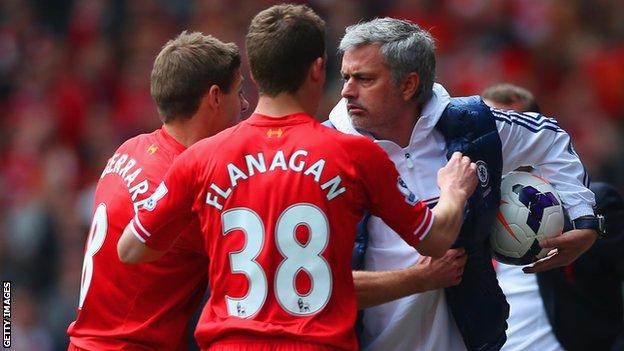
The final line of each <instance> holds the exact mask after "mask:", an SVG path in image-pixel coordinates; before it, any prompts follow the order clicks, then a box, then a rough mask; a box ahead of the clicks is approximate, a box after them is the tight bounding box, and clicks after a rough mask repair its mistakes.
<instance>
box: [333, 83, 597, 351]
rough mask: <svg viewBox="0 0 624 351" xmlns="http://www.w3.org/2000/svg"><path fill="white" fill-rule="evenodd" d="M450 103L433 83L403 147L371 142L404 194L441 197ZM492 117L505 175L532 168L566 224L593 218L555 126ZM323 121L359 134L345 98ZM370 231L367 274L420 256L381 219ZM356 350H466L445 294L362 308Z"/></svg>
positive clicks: (580, 174)
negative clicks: (444, 120)
mask: <svg viewBox="0 0 624 351" xmlns="http://www.w3.org/2000/svg"><path fill="white" fill-rule="evenodd" d="M449 102H450V96H449V94H448V93H447V92H446V90H445V89H444V88H443V87H442V86H441V85H440V84H434V87H433V96H432V98H431V99H430V100H429V101H428V102H427V103H426V104H425V105H424V107H423V109H422V113H421V116H420V117H419V119H418V121H417V122H416V125H415V126H414V130H413V131H412V135H411V138H410V142H409V145H408V146H407V147H405V148H401V147H400V146H398V145H397V144H395V143H394V142H391V141H388V140H376V143H377V144H378V145H379V146H380V147H382V148H383V149H384V150H385V151H386V153H387V154H388V156H389V157H390V159H391V160H392V161H393V162H394V164H395V166H396V167H397V170H398V172H399V173H400V175H401V177H402V178H403V180H404V181H405V183H406V184H407V186H408V187H409V188H410V190H411V191H412V192H413V193H414V194H415V195H416V196H417V197H418V198H420V199H422V200H424V201H426V202H436V201H437V198H438V197H439V195H440V192H439V189H438V186H437V172H438V170H439V169H440V168H441V167H443V166H444V165H445V164H446V162H447V160H446V144H445V141H444V137H443V136H442V134H441V133H440V132H439V131H438V130H437V129H435V125H436V124H437V123H438V120H439V119H440V116H441V115H442V112H443V111H444V109H445V108H446V106H447V105H448V104H449ZM492 112H493V114H495V116H496V117H495V118H496V127H497V129H498V133H499V136H500V138H501V142H502V154H503V174H505V173H507V172H510V171H512V170H514V169H516V168H518V167H520V166H526V165H531V166H533V167H534V168H536V169H537V170H538V171H540V174H541V175H543V176H544V177H545V178H546V179H548V180H549V181H550V182H551V183H552V184H553V185H554V186H555V188H556V189H557V191H558V193H559V195H560V198H561V199H562V202H563V204H564V207H566V208H567V209H568V212H569V213H570V217H571V218H576V217H579V216H582V215H587V214H593V210H592V206H593V204H594V197H593V193H591V192H590V191H589V190H588V189H587V188H585V187H584V186H583V180H584V178H585V177H586V174H585V172H584V169H583V166H582V164H581V163H580V160H579V159H578V157H577V156H576V155H575V154H573V153H571V152H569V151H568V145H569V140H570V139H569V137H568V135H567V134H566V133H565V132H563V131H561V130H560V129H559V128H558V127H556V124H555V122H554V120H551V119H547V118H545V117H543V116H540V115H537V114H516V113H513V112H507V111H500V110H496V109H492ZM329 119H330V121H331V122H332V123H333V124H334V126H335V127H336V129H338V130H340V131H342V132H344V133H349V134H359V133H358V132H357V131H356V130H355V128H354V127H353V125H352V124H351V120H350V119H349V116H348V114H347V110H346V103H345V101H344V99H343V100H341V101H340V102H339V103H338V104H337V105H336V106H335V107H334V109H333V110H332V112H331V113H330V117H329ZM527 125H528V128H527V127H526V126H527ZM538 129H539V130H538ZM553 129H555V130H553ZM534 131H535V132H534ZM368 230H369V246H368V249H367V252H366V255H365V258H364V265H365V268H366V269H367V270H371V271H380V270H394V269H400V268H406V267H409V266H411V265H413V264H415V263H416V262H417V260H418V258H419V257H420V255H419V254H418V252H417V251H416V250H414V249H413V248H412V247H411V246H409V245H407V243H405V242H404V241H403V240H402V239H401V238H400V237H399V235H398V234H396V233H395V232H394V231H393V230H392V229H390V228H389V227H388V226H387V225H386V224H385V223H383V221H382V220H381V219H379V218H377V217H371V220H370V221H369V223H368ZM362 346H363V348H364V349H366V350H463V349H465V347H464V344H463V341H462V339H461V335H460V334H459V331H458V329H457V326H456V325H455V323H454V321H453V318H452V316H451V314H450V311H449V309H448V306H447V304H446V300H445V297H444V291H443V290H436V291H429V292H426V293H422V294H415V295H411V296H408V297H405V298H402V299H398V300H395V301H392V302H388V303H386V304H383V305H380V306H376V307H372V308H368V309H366V310H365V312H364V333H363V345H362Z"/></svg>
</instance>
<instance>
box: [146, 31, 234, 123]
mask: <svg viewBox="0 0 624 351" xmlns="http://www.w3.org/2000/svg"><path fill="white" fill-rule="evenodd" d="M240 64H241V58H240V53H239V51H238V47H237V46H236V44H234V43H223V42H222V41H220V40H219V39H217V38H215V37H213V36H211V35H203V34H202V33H199V32H192V33H187V32H186V31H184V32H182V33H181V34H180V35H178V36H177V37H176V38H175V39H173V40H170V41H168V42H167V44H165V46H163V48H162V50H161V51H160V53H159V54H158V56H157V57H156V60H155V61H154V67H153V69H152V75H151V89H150V90H151V94H152V98H153V99H154V101H155V102H156V105H157V106H158V112H159V114H160V116H161V118H162V119H163V121H164V122H165V123H167V122H170V121H172V120H174V119H188V118H190V117H191V116H192V115H193V114H195V112H197V109H198V108H199V103H200V101H201V98H202V96H203V95H204V94H205V93H206V91H208V89H210V87H211V86H213V85H217V86H218V87H219V88H220V89H221V90H223V91H224V92H226V93H227V92H229V91H230V88H231V86H232V83H233V82H234V80H235V78H236V77H235V73H236V72H237V71H238V69H239V68H240Z"/></svg>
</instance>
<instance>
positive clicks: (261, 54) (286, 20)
mask: <svg viewBox="0 0 624 351" xmlns="http://www.w3.org/2000/svg"><path fill="white" fill-rule="evenodd" d="M245 45H246V47H247V55H248V56H249V66H250V68H251V74H252V75H253V77H254V80H255V82H256V84H257V85H258V91H259V92H260V94H262V95H268V96H276V95H278V94H280V93H284V92H285V93H291V94H292V93H295V92H296V91H297V90H298V89H299V88H300V87H301V85H302V84H303V82H304V80H305V77H306V73H307V71H308V69H309V68H310V65H311V64H312V62H313V61H314V60H316V59H317V58H319V57H324V55H325V21H323V20H322V19H321V18H320V17H319V16H318V15H317V14H316V13H315V12H314V11H313V10H312V9H311V8H309V7H308V6H306V5H294V4H281V5H275V6H272V7H269V8H268V9H266V10H263V11H261V12H260V13H258V14H257V15H256V16H255V17H254V18H253V19H252V20H251V24H250V25H249V31H248V32H247V36H246V38H245Z"/></svg>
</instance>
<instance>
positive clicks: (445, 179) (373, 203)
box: [353, 144, 477, 257]
mask: <svg viewBox="0 0 624 351" xmlns="http://www.w3.org/2000/svg"><path fill="white" fill-rule="evenodd" d="M358 151H359V153H357V154H356V153H355V152H353V154H354V156H355V157H356V158H357V159H358V160H359V162H358V163H359V165H360V167H362V168H363V169H362V170H361V172H360V174H361V177H362V179H363V184H364V186H365V188H366V193H367V194H368V198H369V205H370V210H371V212H372V213H373V214H374V215H376V216H378V217H380V218H381V219H383V220H384V222H386V224H388V226H390V228H392V229H393V230H394V231H395V232H397V233H398V234H399V235H400V236H401V237H402V238H403V240H405V241H406V242H407V243H408V244H409V245H411V246H413V247H414V248H416V249H417V250H418V252H420V253H421V254H422V255H425V256H432V257H441V256H442V255H444V253H445V252H446V250H448V249H449V248H450V247H451V245H452V244H453V243H454V242H455V240H456V239H457V235H458V233H459V230H460V228H461V224H462V221H463V215H464V205H465V203H466V200H467V199H468V197H469V196H470V195H471V194H472V193H473V192H474V189H475V187H476V184H477V176H476V165H475V164H474V163H472V162H470V159H469V158H468V157H464V156H462V154H461V153H459V152H456V153H455V154H453V156H452V157H451V159H450V160H449V162H448V163H447V164H446V166H444V167H443V168H442V169H440V171H439V172H438V186H439V187H440V199H439V200H438V204H437V205H436V207H435V208H434V209H433V210H429V208H428V207H427V206H426V204H424V203H423V202H422V201H417V199H416V197H415V195H414V194H413V193H412V192H411V191H410V190H409V189H408V188H407V185H406V184H405V183H404V182H403V181H402V180H401V178H400V177H399V174H398V172H397V170H396V168H395V166H394V164H393V163H392V161H390V159H388V156H387V155H386V154H385V152H383V150H381V149H380V148H379V147H378V146H376V145H374V144H362V145H361V147H360V148H359V150H358ZM397 181H398V185H397V186H396V187H394V186H389V185H391V184H397Z"/></svg>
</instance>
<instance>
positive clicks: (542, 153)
mask: <svg viewBox="0 0 624 351" xmlns="http://www.w3.org/2000/svg"><path fill="white" fill-rule="evenodd" d="M491 111H492V114H493V115H494V118H495V120H496V127H497V129H498V134H499V136H500V138H501V142H502V151H503V174H505V173H507V172H511V171H513V170H515V169H516V168H518V167H521V166H531V167H533V168H534V169H535V172H536V174H538V175H540V176H542V177H544V178H545V179H547V180H548V181H549V182H550V183H551V184H552V185H553V186H554V187H555V189H557V192H558V193H559V196H560V197H561V200H562V202H563V206H564V208H565V209H566V210H567V211H568V214H569V216H570V218H571V219H575V218H578V217H580V216H584V215H590V214H593V213H594V211H593V209H592V208H593V206H594V205H595V200H594V194H593V193H592V192H591V191H590V190H589V189H588V186H589V177H588V175H587V172H586V171H585V167H584V166H583V164H582V163H581V160H580V158H579V156H578V154H577V153H576V152H575V151H574V148H573V147H572V142H571V140H570V136H569V135H568V133H566V132H565V131H564V130H563V129H561V128H560V127H559V125H558V124H557V121H556V120H555V119H553V118H548V117H546V116H543V115H541V114H538V113H533V112H529V113H519V112H515V111H502V110H498V109H495V108H492V109H491Z"/></svg>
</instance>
